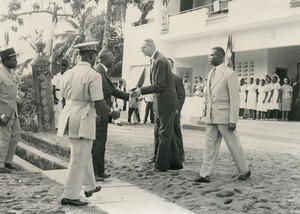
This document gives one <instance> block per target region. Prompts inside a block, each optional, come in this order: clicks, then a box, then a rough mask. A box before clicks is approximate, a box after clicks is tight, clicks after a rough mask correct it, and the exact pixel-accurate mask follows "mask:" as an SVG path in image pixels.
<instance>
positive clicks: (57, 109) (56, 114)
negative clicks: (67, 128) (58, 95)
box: [53, 101, 62, 128]
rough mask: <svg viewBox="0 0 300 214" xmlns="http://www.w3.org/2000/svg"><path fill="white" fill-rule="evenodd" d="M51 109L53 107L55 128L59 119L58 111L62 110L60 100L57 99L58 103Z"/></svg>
mask: <svg viewBox="0 0 300 214" xmlns="http://www.w3.org/2000/svg"><path fill="white" fill-rule="evenodd" d="M53 109H54V120H55V128H57V127H58V121H59V117H60V113H61V111H62V102H61V101H58V103H57V104H56V105H54V106H53Z"/></svg>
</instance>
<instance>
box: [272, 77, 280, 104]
mask: <svg viewBox="0 0 300 214" xmlns="http://www.w3.org/2000/svg"><path fill="white" fill-rule="evenodd" d="M279 89H280V84H279V83H278V82H277V83H275V84H274V92H273V109H279V102H277V98H278V95H279Z"/></svg>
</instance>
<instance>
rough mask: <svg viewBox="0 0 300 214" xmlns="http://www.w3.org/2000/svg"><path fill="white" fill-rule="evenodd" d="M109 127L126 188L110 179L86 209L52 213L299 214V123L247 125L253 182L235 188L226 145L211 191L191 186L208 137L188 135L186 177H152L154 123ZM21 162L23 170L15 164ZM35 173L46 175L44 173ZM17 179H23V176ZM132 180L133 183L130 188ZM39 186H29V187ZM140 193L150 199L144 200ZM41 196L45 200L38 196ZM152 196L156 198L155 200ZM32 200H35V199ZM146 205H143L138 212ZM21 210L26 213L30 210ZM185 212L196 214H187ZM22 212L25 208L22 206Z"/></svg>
mask: <svg viewBox="0 0 300 214" xmlns="http://www.w3.org/2000/svg"><path fill="white" fill-rule="evenodd" d="M109 126H110V127H109V139H108V142H109V146H108V148H107V167H108V169H109V170H110V172H109V173H110V174H112V176H113V177H114V178H116V177H117V178H119V179H121V180H123V181H125V182H121V181H118V180H116V179H114V178H111V179H109V180H107V181H106V182H104V183H99V184H100V185H101V186H102V187H103V190H102V191H100V192H99V193H97V194H95V195H94V196H93V197H91V198H89V199H88V202H90V205H89V206H87V207H85V208H77V207H72V206H66V207H64V206H56V207H55V206H52V209H56V210H59V211H60V210H63V211H65V212H67V213H72V214H73V213H101V214H107V213H134V212H136V213H167V212H168V213H169V212H170V213H191V211H193V212H195V213H222V214H224V213H228V214H229V213H230V214H232V213H244V212H247V213H253V214H254V213H255V214H257V213H264V214H265V213H270V214H271V213H272V214H273V213H295V214H296V213H297V214H298V213H300V201H299V198H300V197H299V179H300V177H299V160H300V159H299V158H300V156H299V151H300V131H299V130H300V123H295V122H282V121H251V120H240V121H239V124H238V128H237V133H238V135H239V136H240V138H241V141H242V144H243V148H244V150H245V153H246V155H247V157H248V159H249V161H250V164H251V169H252V170H253V171H252V172H253V176H251V178H250V179H249V180H248V181H247V182H241V183H239V182H238V183H236V182H233V177H232V176H234V174H235V167H234V165H233V164H232V160H231V158H230V155H229V154H228V149H227V147H226V145H225V144H224V143H222V145H221V149H220V155H219V157H220V161H219V162H218V164H217V166H216V169H215V170H214V173H212V182H211V183H210V184H205V185H195V184H194V183H193V182H192V179H193V177H194V176H195V174H196V173H197V171H198V170H199V167H200V164H201V156H202V154H201V153H202V152H203V149H202V148H203V145H202V144H204V141H205V133H204V132H199V131H192V130H183V136H184V142H185V150H186V162H185V167H184V169H183V170H180V171H178V172H172V171H170V172H167V173H159V174H149V173H147V170H148V169H149V167H151V166H149V164H146V163H147V160H148V158H149V157H150V155H151V154H152V151H153V132H152V131H153V126H152V124H147V125H124V126H121V127H119V126H116V125H113V124H110V125H109ZM34 136H35V137H39V138H40V139H43V140H45V141H48V140H49V142H50V141H51V140H52V141H53V144H51V145H50V148H51V150H52V151H53V152H55V153H56V154H57V153H58V151H59V147H61V148H62V147H63V150H64V151H65V152H64V153H62V156H61V157H64V158H65V159H64V161H65V162H66V161H67V159H66V150H68V149H69V145H68V142H67V141H64V139H62V138H57V136H56V135H55V134H53V133H52V134H51V133H36V134H34ZM141 139H143V140H141ZM35 143H37V144H38V143H39V142H37V141H36V142H35ZM58 146H59V147H58ZM14 161H15V162H16V163H17V160H16V159H14ZM17 164H19V163H17ZM20 165H22V164H20ZM23 167H24V166H23ZM29 168H32V166H29ZM36 170H37V171H38V170H40V169H38V168H37V169H36ZM39 173H43V172H39ZM44 173H45V171H44ZM65 173H66V170H50V171H49V172H47V173H46V174H47V175H48V176H51V177H53V178H55V179H56V181H57V182H59V183H64V178H65ZM57 175H58V176H57ZM9 177H10V176H9ZM15 177H16V178H15V179H18V180H19V178H18V177H17V176H15ZM47 179H48V178H47ZM35 180H37V179H35ZM8 181H9V180H7V181H4V182H8ZM21 181H22V182H21ZM21 181H20V184H23V183H24V182H25V183H26V180H25V181H23V180H21ZM127 181H128V182H130V183H127ZM29 182H32V181H31V180H30V181H29ZM29 182H28V183H29ZM51 182H52V181H51V180H49V179H48V181H47V183H45V182H41V184H42V185H48V184H49V185H48V186H49V187H51V188H52V189H53V190H54V189H55V188H56V191H54V192H53V191H51V190H50V189H49V190H48V194H50V195H51V194H52V196H54V197H53V198H47V200H49V201H50V202H51V203H53V202H54V203H56V204H58V202H59V199H60V197H61V193H62V191H63V187H62V185H57V186H56V185H55V184H54V185H53V184H51V185H50V183H51ZM8 183H9V182H8ZM33 183H34V182H33ZM38 183H40V182H38ZM131 183H132V184H131ZM3 184H4V183H3ZM133 184H134V185H136V186H138V187H140V188H142V189H144V190H147V191H149V192H152V193H154V194H155V195H159V196H160V197H162V198H164V199H165V200H166V201H170V202H173V203H176V204H177V205H175V207H176V209H175V211H173V210H172V208H169V205H170V204H171V206H172V207H174V206H173V205H174V204H172V203H166V201H164V200H163V199H161V198H159V199H160V200H159V201H156V200H154V199H155V198H158V197H157V196H155V195H152V194H150V195H151V198H148V193H149V192H146V191H144V190H141V189H138V190H131V187H134V188H136V187H135V186H133ZM33 185H34V184H33ZM26 187H27V186H26ZM33 187H34V186H30V187H29V188H30V189H31V188H33ZM128 189H129V190H128ZM15 190H17V191H18V188H16V186H14V188H13V189H12V190H11V191H15ZM38 190H39V189H38ZM39 191H41V190H39ZM140 191H142V192H143V193H141V194H139V192H140ZM228 191H229V192H230V193H231V194H233V196H228V197H224V198H222V197H219V195H220V194H221V193H224V192H226V193H227V192H228ZM144 193H146V195H144ZM9 194H12V195H9V197H12V196H13V194H14V192H9ZM36 194H38V196H39V195H41V194H40V193H39V192H38V193H36ZM36 194H35V193H32V195H33V196H32V197H36ZM152 196H154V199H153V197H152ZM5 197H6V198H7V197H8V196H5ZM149 197H150V196H149ZM0 199H1V196H0ZM29 199H30V200H31V198H29ZM152 199H153V200H152ZM19 200H20V202H18V203H23V204H24V203H26V202H27V200H28V198H27V197H22V198H20V199H19ZM40 201H41V200H40ZM8 203H9V204H8ZM11 203H12V202H7V204H6V207H8V206H10V205H11ZM161 203H162V204H161ZM0 204H1V200H0ZM37 204H38V203H37ZM140 204H141V206H139V205H140ZM4 205H5V204H4ZM15 206H17V205H15ZM18 206H20V205H18ZM22 206H24V210H25V208H26V207H27V208H28V207H29V206H30V205H28V204H26V205H22ZM43 206H45V205H43ZM43 206H39V208H40V209H41V210H43V211H45V212H46V209H45V207H43ZM156 207H158V208H160V207H162V208H167V209H163V210H162V211H161V212H160V211H157V210H156V209H155V208H156ZM181 207H184V208H186V209H188V210H191V211H187V210H184V209H183V208H181ZM17 208H18V209H19V207H17ZM0 213H1V212H0ZM55 213H56V212H55Z"/></svg>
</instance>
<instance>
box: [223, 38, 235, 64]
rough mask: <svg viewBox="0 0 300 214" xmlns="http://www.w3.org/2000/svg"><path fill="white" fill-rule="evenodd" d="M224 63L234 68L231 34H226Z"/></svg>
mask: <svg viewBox="0 0 300 214" xmlns="http://www.w3.org/2000/svg"><path fill="white" fill-rule="evenodd" d="M225 65H227V66H228V67H230V68H232V69H234V52H233V51H232V35H229V36H228V41H227V48H226V54H225Z"/></svg>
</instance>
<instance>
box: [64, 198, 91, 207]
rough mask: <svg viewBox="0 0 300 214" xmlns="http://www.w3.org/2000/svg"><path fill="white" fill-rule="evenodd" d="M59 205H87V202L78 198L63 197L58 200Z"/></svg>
mask: <svg viewBox="0 0 300 214" xmlns="http://www.w3.org/2000/svg"><path fill="white" fill-rule="evenodd" d="M60 203H61V205H68V204H69V205H73V206H84V205H87V204H88V203H87V202H83V201H80V200H79V199H68V198H63V199H61V201H60Z"/></svg>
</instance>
